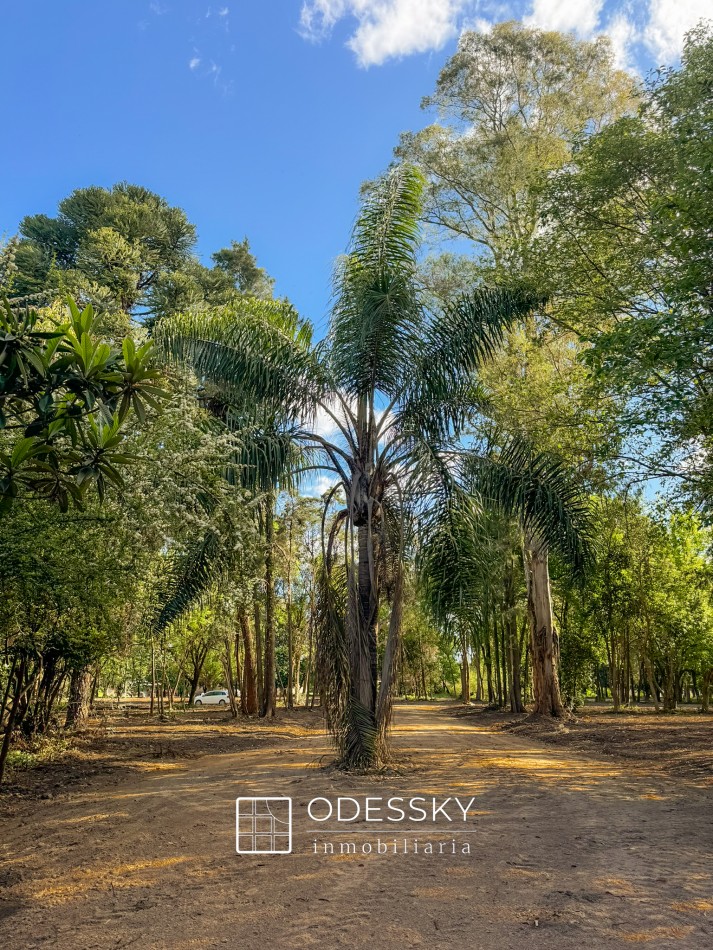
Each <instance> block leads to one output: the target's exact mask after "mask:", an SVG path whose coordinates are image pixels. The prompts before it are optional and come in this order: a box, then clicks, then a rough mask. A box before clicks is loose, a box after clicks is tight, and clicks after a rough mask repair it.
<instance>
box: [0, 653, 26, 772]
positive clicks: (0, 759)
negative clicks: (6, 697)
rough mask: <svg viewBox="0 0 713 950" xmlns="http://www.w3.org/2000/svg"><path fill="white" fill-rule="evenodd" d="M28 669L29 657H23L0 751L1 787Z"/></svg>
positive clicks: (18, 669)
mask: <svg viewBox="0 0 713 950" xmlns="http://www.w3.org/2000/svg"><path fill="white" fill-rule="evenodd" d="M26 669H27V657H26V656H23V657H22V659H21V660H20V665H19V667H18V668H17V688H16V689H15V695H14V696H13V698H12V704H11V705H10V714H9V716H8V719H7V723H6V725H5V735H4V736H3V740H2V748H1V749H0V785H1V784H2V780H3V776H4V775H5V763H6V762H7V757H8V754H9V752H10V743H11V741H12V731H13V729H14V728H15V720H16V718H17V707H18V706H19V705H20V696H21V695H22V683H23V681H24V679H25V671H26Z"/></svg>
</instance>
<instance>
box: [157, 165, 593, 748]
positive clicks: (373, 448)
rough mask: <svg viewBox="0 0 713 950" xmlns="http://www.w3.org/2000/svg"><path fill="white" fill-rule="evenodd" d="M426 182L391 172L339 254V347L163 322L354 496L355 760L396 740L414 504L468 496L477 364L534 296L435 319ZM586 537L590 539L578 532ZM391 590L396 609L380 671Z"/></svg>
mask: <svg viewBox="0 0 713 950" xmlns="http://www.w3.org/2000/svg"><path fill="white" fill-rule="evenodd" d="M421 191H422V178H421V176H420V174H419V173H418V172H416V171H415V170H414V169H413V168H411V167H410V166H398V167H396V168H394V169H392V170H391V171H390V173H389V174H387V175H385V176H384V177H383V179H381V180H380V181H379V182H378V184H377V185H376V186H375V187H374V188H373V189H372V190H371V193H370V194H369V196H368V197H367V198H366V200H365V202H364V205H363V208H362V210H361V213H360V215H359V218H358V220H357V223H356V225H355V228H354V233H353V235H352V243H351V248H350V251H349V253H348V255H347V256H346V257H345V258H344V259H343V260H342V261H341V262H340V264H339V268H338V272H337V276H336V296H335V304H334V308H333V312H332V318H331V323H330V329H329V335H328V338H327V340H326V341H325V342H324V343H322V344H319V345H317V346H316V347H312V346H307V345H300V344H299V343H298V342H297V341H295V340H294V339H293V338H291V337H290V336H289V335H288V334H286V333H284V332H283V331H282V330H281V329H280V328H279V326H276V325H275V323H274V322H271V321H270V320H269V319H268V318H267V317H266V316H265V315H263V316H261V314H260V308H259V307H258V306H257V305H255V306H253V308H252V309H250V310H248V311H245V312H242V313H241V311H240V309H239V308H238V309H229V310H226V311H220V312H217V313H212V314H188V315H185V316H181V317H177V318H174V319H172V320H169V321H165V322H164V323H163V324H162V325H161V327H160V339H161V342H162V345H163V346H164V348H165V349H166V350H167V351H168V352H170V353H171V354H173V356H174V358H176V359H182V360H188V361H189V362H190V363H191V364H192V365H193V366H194V367H195V369H196V370H197V372H199V373H200V374H201V376H203V377H205V378H206V379H207V380H208V381H210V382H211V384H212V385H213V386H215V387H216V388H218V389H219V391H220V393H221V396H222V398H223V399H225V401H226V403H227V404H228V405H230V402H231V400H232V401H233V402H237V403H238V405H242V406H244V405H246V404H253V405H262V406H271V407H273V418H275V419H277V418H279V419H280V421H281V426H280V433H281V434H282V436H281V438H280V439H274V440H273V442H272V449H271V451H272V452H273V453H274V455H275V457H277V458H280V459H281V458H283V457H284V453H285V447H286V445H287V442H286V438H288V439H289V440H290V442H292V443H295V442H296V443H300V444H304V445H305V446H307V447H308V448H309V449H310V450H311V452H312V453H313V454H314V456H315V462H314V464H317V465H319V466H321V467H322V468H324V469H325V470H326V471H330V472H331V473H333V475H334V476H335V477H336V479H337V480H338V484H340V485H341V488H342V489H343V491H344V496H345V498H346V506H345V507H344V508H343V509H341V511H340V512H339V514H338V515H337V517H336V518H335V520H334V523H333V525H332V528H331V531H330V533H329V536H328V537H326V538H325V542H324V544H325V553H324V560H325V569H326V571H327V574H328V575H330V574H331V575H333V577H332V579H334V577H335V576H336V573H335V572H336V571H337V569H338V567H339V565H337V564H336V562H335V550H334V542H335V539H336V536H337V533H338V532H339V531H340V530H343V532H344V551H345V554H346V562H347V563H346V575H344V582H345V584H346V588H345V594H344V596H343V597H341V598H337V599H334V598H331V599H330V595H329V594H328V600H330V604H329V605H328V609H327V611H326V615H327V617H328V618H329V620H330V624H329V626H330V630H329V637H328V641H329V644H330V651H331V653H330V657H329V660H330V663H331V665H332V669H333V673H334V675H333V676H332V677H331V679H330V681H329V682H328V683H326V684H324V686H325V690H326V694H327V699H328V703H329V712H330V720H331V725H332V727H333V729H334V731H335V734H336V736H337V738H338V741H339V748H340V753H341V756H342V758H343V760H344V761H345V762H346V764H348V765H349V766H359V765H370V764H373V763H374V762H375V761H376V760H377V759H378V758H379V756H380V755H383V754H385V750H386V737H387V730H388V725H389V722H390V717H391V704H392V696H393V688H394V682H395V676H396V663H397V658H398V655H399V638H400V621H401V611H402V596H403V564H404V556H405V544H406V524H407V520H408V516H409V511H412V510H414V506H415V507H416V508H418V507H419V506H421V507H422V508H423V507H426V508H433V507H434V505H436V504H437V503H438V501H439V500H440V501H445V500H446V499H448V498H449V497H450V496H451V495H452V494H453V493H457V492H458V485H457V479H456V478H455V477H454V472H453V471H452V465H453V463H454V461H455V459H456V458H457V456H458V453H459V451H460V447H459V443H458V438H459V434H460V432H461V430H462V427H463V424H464V421H465V419H466V417H467V415H468V411H469V407H470V406H471V405H472V399H471V392H472V387H473V379H472V374H473V373H474V371H475V370H476V369H477V367H478V365H479V364H480V363H481V362H482V361H483V360H485V359H487V357H488V355H489V354H490V353H491V352H492V351H493V349H494V348H495V347H496V346H497V345H498V344H499V343H500V342H501V341H502V337H503V332H504V329H505V328H506V327H507V326H508V325H509V324H510V323H512V322H513V320H515V319H517V318H518V317H522V316H523V315H524V314H526V313H528V312H529V311H530V309H531V308H532V306H533V304H534V303H535V298H533V296H532V295H531V294H529V293H526V292H523V291H518V290H505V289H501V290H479V291H476V292H475V293H474V294H469V295H466V296H464V297H462V298H460V299H459V300H458V301H457V302H455V303H453V304H451V305H449V306H447V307H445V308H444V309H442V310H441V311H440V312H438V313H436V314H434V313H433V312H432V311H431V310H430V309H429V308H428V307H427V306H426V305H425V301H424V299H423V296H422V294H421V291H420V288H419V283H418V281H417V260H416V250H417V245H418V238H419V231H418V218H419V214H420V211H421V203H420V199H421ZM262 306H263V309H264V307H265V306H266V305H262ZM318 410H321V411H322V412H323V413H326V415H327V416H328V417H329V418H330V419H331V420H332V422H333V423H334V425H335V431H336V433H337V436H336V437H335V438H334V439H332V440H330V439H327V438H325V437H324V436H322V435H321V433H320V431H319V430H318V429H317V428H316V427H315V426H314V425H313V421H314V419H315V417H316V414H317V411H318ZM275 431H276V430H275ZM511 461H512V466H513V467H512V468H508V466H507V465H505V464H503V465H501V467H500V468H499V469H497V471H495V470H493V471H492V478H493V480H495V481H497V479H498V475H499V474H500V473H503V472H504V473H506V474H507V475H508V476H509V477H510V482H507V483H506V481H503V480H502V479H501V481H502V494H501V500H502V502H503V504H509V505H510V506H511V508H512V509H513V510H519V511H520V512H521V513H522V517H523V518H524V519H525V520H526V522H527V523H528V524H530V523H531V524H533V525H535V526H537V528H538V529H540V530H541V531H542V533H543V540H545V541H547V540H549V539H550V538H552V539H553V540H555V542H556V543H559V541H560V540H561V537H562V535H561V530H560V523H559V522H553V521H552V519H551V517H550V516H551V512H549V513H547V512H545V511H544V510H543V509H542V508H541V507H540V499H541V497H542V495H541V493H540V494H538V492H537V491H528V490H527V486H528V485H529V482H528V481H527V475H528V468H529V460H526V459H524V457H523V456H520V457H518V456H516V455H513V456H512V459H511ZM521 464H522V466H524V467H522V468H521V469H519V470H517V471H516V469H515V466H517V465H521ZM456 467H457V465H456ZM518 477H519V478H520V481H519V482H518ZM523 485H524V486H525V489H523ZM514 489H515V490H514ZM335 492H336V489H335ZM333 494H334V493H333ZM332 496H333V495H332ZM332 496H330V498H331V497H332ZM571 537H572V538H573V539H574V543H575V544H576V543H578V538H577V535H576V532H573V533H572V535H571ZM329 580H330V578H329V577H328V579H327V590H328V592H329V590H330V589H331V587H330V583H329ZM384 599H386V600H387V601H388V602H389V604H390V616H389V625H388V632H387V634H386V639H385V644H384V653H383V662H382V668H381V677H380V682H379V674H378V669H377V656H378V649H377V648H378V637H379V608H380V605H381V603H382V601H383V600H384Z"/></svg>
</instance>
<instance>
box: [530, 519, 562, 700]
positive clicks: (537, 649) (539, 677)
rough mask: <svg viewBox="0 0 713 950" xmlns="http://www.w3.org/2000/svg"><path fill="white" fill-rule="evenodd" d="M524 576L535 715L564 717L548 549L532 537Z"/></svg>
mask: <svg viewBox="0 0 713 950" xmlns="http://www.w3.org/2000/svg"><path fill="white" fill-rule="evenodd" d="M525 576H526V580H527V611H528V616H529V621H530V642H531V646H532V692H533V696H534V700H535V708H534V713H535V714H536V715H542V716H557V717H561V716H564V712H565V711H564V706H563V704H562V698H561V696H560V687H559V677H558V665H559V643H558V639H557V632H556V630H555V626H554V620H553V617H552V597H551V593H550V575H549V568H548V558H547V549H546V547H545V546H544V544H542V542H540V541H539V540H538V539H536V538H534V537H532V536H529V537H528V539H527V545H526V550H525Z"/></svg>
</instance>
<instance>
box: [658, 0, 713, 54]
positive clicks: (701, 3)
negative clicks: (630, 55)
mask: <svg viewBox="0 0 713 950" xmlns="http://www.w3.org/2000/svg"><path fill="white" fill-rule="evenodd" d="M709 17H713V9H712V8H711V4H710V0H651V3H650V5H649V21H648V23H647V24H646V27H645V29H644V42H645V43H646V46H647V47H648V48H649V50H650V51H651V52H652V53H653V54H654V56H657V57H659V59H661V60H663V61H666V62H668V61H669V60H671V59H673V58H674V57H675V56H676V55H677V54H678V53H679V52H680V51H681V46H682V45H683V37H684V35H685V34H686V33H687V32H688V30H690V29H691V28H692V27H694V26H695V25H696V24H697V23H698V22H699V21H700V20H703V19H706V18H709Z"/></svg>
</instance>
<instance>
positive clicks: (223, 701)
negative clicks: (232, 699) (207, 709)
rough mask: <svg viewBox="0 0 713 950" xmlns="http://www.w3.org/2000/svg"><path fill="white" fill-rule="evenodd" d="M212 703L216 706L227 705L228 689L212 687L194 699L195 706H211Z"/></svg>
mask: <svg viewBox="0 0 713 950" xmlns="http://www.w3.org/2000/svg"><path fill="white" fill-rule="evenodd" d="M211 704H213V705H214V706H227V704H228V690H227V689H211V690H210V691H209V692H207V693H201V694H200V696H196V698H195V699H194V700H193V705H194V706H209V705H211Z"/></svg>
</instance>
